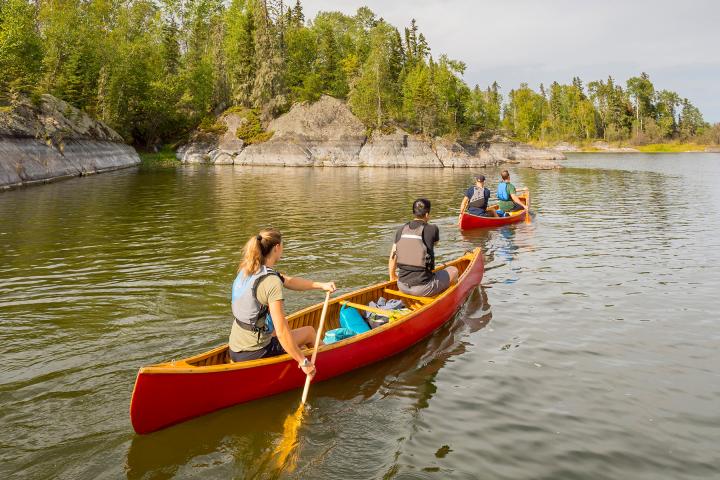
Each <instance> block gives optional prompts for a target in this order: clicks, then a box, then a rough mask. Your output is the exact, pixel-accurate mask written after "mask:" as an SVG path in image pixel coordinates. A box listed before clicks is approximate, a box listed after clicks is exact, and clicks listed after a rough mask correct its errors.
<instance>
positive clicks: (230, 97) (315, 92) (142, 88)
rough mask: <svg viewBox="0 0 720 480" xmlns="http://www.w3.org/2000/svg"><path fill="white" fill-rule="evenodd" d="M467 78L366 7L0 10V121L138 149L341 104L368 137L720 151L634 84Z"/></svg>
mask: <svg viewBox="0 0 720 480" xmlns="http://www.w3.org/2000/svg"><path fill="white" fill-rule="evenodd" d="M465 68H466V65H465V63H463V62H462V61H460V60H455V59H451V58H449V57H448V56H446V55H444V54H442V53H438V52H434V51H433V50H432V49H431V47H430V45H429V44H428V42H427V40H426V38H425V36H424V35H423V33H422V32H421V31H420V28H419V26H418V25H417V24H416V22H415V21H414V20H413V21H412V22H410V24H409V25H407V26H405V27H402V28H398V27H396V26H393V25H390V24H389V23H388V22H386V21H385V20H383V18H381V17H378V16H377V15H376V14H375V13H373V12H372V11H371V10H370V9H368V8H367V7H362V8H359V9H358V10H357V11H356V13H355V14H354V15H346V14H343V13H340V12H321V13H319V14H318V15H317V16H316V17H315V18H313V19H307V18H305V15H304V13H303V7H302V5H301V3H300V1H299V0H297V1H296V2H295V3H294V4H292V3H285V2H284V1H283V0H232V1H229V2H228V1H222V0H132V1H131V0H32V1H29V0H0V108H5V109H8V108H12V105H13V103H14V102H17V101H19V99H21V98H27V97H29V98H31V99H35V101H37V99H39V96H40V95H41V94H44V93H51V94H52V95H55V96H56V97H58V98H61V99H63V100H65V101H66V102H69V103H70V104H72V105H74V106H76V107H77V108H80V109H82V110H84V111H86V112H88V113H89V114H90V115H92V116H93V117H95V118H98V119H100V120H102V121H104V122H105V123H107V124H108V125H110V126H111V127H112V128H114V129H115V130H116V131H118V133H120V134H121V135H122V136H123V137H124V138H125V139H126V140H127V141H128V142H130V143H133V144H135V145H137V146H141V147H150V146H156V145H160V144H163V143H172V142H174V141H177V140H178V139H181V138H183V137H184V136H187V134H188V132H190V131H191V130H192V129H193V128H195V127H197V126H198V125H203V124H208V122H210V124H211V123H212V122H214V118H215V116H216V115H218V114H220V113H221V112H223V111H225V110H227V109H228V108H232V107H243V108H247V109H250V111H252V112H254V114H256V115H258V116H259V117H260V118H261V119H262V120H264V121H267V120H268V119H270V118H273V117H276V116H277V115H280V114H282V113H283V112H285V111H287V110H288V109H289V108H290V107H291V106H292V104H293V103H295V102H303V101H314V100H317V99H318V98H319V97H320V96H321V95H323V94H327V95H331V96H334V97H337V98H341V99H345V100H346V101H347V102H348V105H349V106H350V108H351V109H352V111H353V112H354V113H355V114H356V115H357V116H358V117H359V118H360V119H361V120H362V121H363V122H364V123H365V125H366V126H367V128H368V130H375V129H381V130H382V129H386V128H389V127H391V126H393V125H399V126H401V127H403V128H405V129H406V130H408V131H411V132H415V133H419V134H423V135H426V136H430V137H433V136H454V137H464V136H468V135H471V134H473V133H475V132H478V131H484V132H503V133H504V134H506V135H509V136H512V137H514V138H516V139H519V140H522V141H540V142H551V141H561V140H564V141H586V140H593V139H604V140H607V141H631V142H636V143H643V142H646V143H650V142H660V141H701V142H704V143H718V142H720V126H719V125H715V126H712V127H711V126H710V125H708V124H707V123H706V122H705V121H704V119H703V116H702V114H701V112H700V111H699V109H698V108H697V107H696V106H695V105H693V104H692V103H691V102H690V101H689V100H688V99H687V98H684V97H683V96H682V95H680V94H678V93H676V92H672V91H668V90H659V89H656V87H655V86H654V85H653V83H652V81H651V80H650V77H649V76H648V75H647V74H646V73H641V74H640V75H638V76H637V77H632V78H629V79H627V81H626V82H625V83H624V84H622V83H621V82H618V81H616V80H615V79H613V78H612V77H608V78H607V79H603V80H594V81H590V82H587V83H585V82H583V81H582V80H581V79H580V78H573V79H572V81H571V83H569V84H561V83H557V82H554V83H552V84H550V85H540V86H539V88H538V89H537V90H534V89H532V88H530V87H529V86H528V85H527V84H521V85H520V87H519V88H515V89H512V90H509V91H507V93H501V88H500V85H498V84H497V83H496V82H491V81H488V84H487V85H484V86H479V85H475V86H470V85H468V84H467V83H466V82H465V81H464V80H463V74H464V72H465Z"/></svg>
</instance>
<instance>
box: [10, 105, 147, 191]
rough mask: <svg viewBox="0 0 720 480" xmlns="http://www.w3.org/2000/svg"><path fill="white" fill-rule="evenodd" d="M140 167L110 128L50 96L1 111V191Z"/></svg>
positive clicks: (136, 159)
mask: <svg viewBox="0 0 720 480" xmlns="http://www.w3.org/2000/svg"><path fill="white" fill-rule="evenodd" d="M139 163H140V157H139V156H138V154H137V152H136V151H135V149H134V148H133V147H131V146H130V145H127V144H125V143H124V141H123V139H122V137H120V135H118V134H117V133H116V132H115V131H113V130H112V129H111V128H110V127H108V126H107V125H105V124H104V123H102V122H99V121H96V120H93V119H92V118H90V117H89V116H88V115H87V114H86V113H84V112H82V111H80V110H78V109H76V108H74V107H73V106H71V105H69V104H67V103H66V102H63V101H62V100H59V99H57V98H55V97H53V96H52V95H43V96H42V97H40V99H39V101H38V103H37V104H33V103H32V102H30V100H27V99H26V100H23V101H21V102H20V103H19V104H17V105H15V106H14V107H13V108H12V109H4V110H3V111H2V112H0V190H6V189H10V188H16V187H22V186H27V185H33V184H38V183H47V182H51V181H55V180H60V179H64V178H69V177H77V176H85V175H92V174H96V173H102V172H107V171H111V170H118V169H121V168H127V167H132V166H135V165H138V164H139Z"/></svg>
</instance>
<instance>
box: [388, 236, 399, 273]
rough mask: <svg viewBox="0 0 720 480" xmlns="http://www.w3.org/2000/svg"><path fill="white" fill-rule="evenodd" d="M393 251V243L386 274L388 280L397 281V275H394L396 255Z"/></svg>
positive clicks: (394, 247)
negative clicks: (388, 277) (388, 276)
mask: <svg viewBox="0 0 720 480" xmlns="http://www.w3.org/2000/svg"><path fill="white" fill-rule="evenodd" d="M395 249H396V246H395V244H394V243H393V246H392V249H391V250H390V258H388V274H389V275H390V280H397V273H395V270H396V269H397V253H396V251H395Z"/></svg>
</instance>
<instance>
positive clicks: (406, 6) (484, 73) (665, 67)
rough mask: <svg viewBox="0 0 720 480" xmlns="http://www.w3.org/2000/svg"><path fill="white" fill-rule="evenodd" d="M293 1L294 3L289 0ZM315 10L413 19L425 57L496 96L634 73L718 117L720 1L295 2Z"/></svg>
mask: <svg viewBox="0 0 720 480" xmlns="http://www.w3.org/2000/svg"><path fill="white" fill-rule="evenodd" d="M289 3H294V2H289ZM302 5H303V8H304V11H305V17H306V18H308V19H312V18H314V17H315V15H316V14H317V12H318V11H323V10H339V11H342V12H344V13H347V14H353V13H354V12H355V11H356V10H357V8H358V7H360V6H363V5H365V6H368V7H370V9H371V10H373V11H374V12H375V14H376V15H377V16H378V17H382V18H384V19H385V20H387V21H388V22H390V23H391V24H393V25H394V26H396V27H398V28H399V29H400V31H401V32H402V29H403V28H404V27H405V26H407V25H409V24H410V20H411V19H413V18H415V19H416V20H417V23H418V26H419V27H420V31H421V32H422V33H423V34H424V35H425V37H426V38H427V40H428V43H429V44H430V47H431V49H432V52H431V53H432V54H433V56H435V57H437V56H439V55H440V54H443V53H445V54H447V55H448V56H449V57H450V58H453V59H457V60H462V61H464V62H465V63H466V64H467V70H466V72H465V77H464V79H465V81H466V82H467V83H468V84H469V85H470V86H474V85H475V84H479V85H480V86H481V87H485V86H487V85H489V84H491V83H492V82H493V81H497V82H498V83H499V84H500V86H501V87H502V93H503V94H504V95H505V96H507V93H508V92H509V91H510V90H511V89H512V88H516V87H518V86H519V85H520V83H521V82H526V83H528V84H529V85H530V87H532V88H534V89H535V90H537V89H538V88H539V85H540V83H544V84H545V85H548V84H550V83H552V82H553V81H558V82H560V83H570V82H571V81H572V78H573V77H574V76H579V77H580V78H581V79H582V80H583V81H584V83H585V84H586V85H587V83H588V82H590V81H592V80H600V79H603V80H604V79H607V77H608V75H611V76H612V77H613V78H614V79H615V80H616V81H619V82H620V83H621V84H623V85H624V83H625V80H627V79H628V78H629V77H632V76H637V75H639V74H640V72H647V73H648V74H649V75H650V79H651V80H652V82H653V84H654V85H655V88H656V89H657V90H673V91H675V92H677V93H678V94H679V95H680V96H681V97H684V98H688V99H689V100H690V101H691V102H693V104H695V105H696V106H697V107H698V108H700V111H701V112H702V113H703V115H704V117H705V120H706V121H709V122H711V123H715V122H720V0H680V1H678V0H672V1H671V0H624V1H620V0H442V1H441V0H435V1H433V0H303V2H302Z"/></svg>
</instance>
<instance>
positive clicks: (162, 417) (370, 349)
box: [130, 248, 484, 434]
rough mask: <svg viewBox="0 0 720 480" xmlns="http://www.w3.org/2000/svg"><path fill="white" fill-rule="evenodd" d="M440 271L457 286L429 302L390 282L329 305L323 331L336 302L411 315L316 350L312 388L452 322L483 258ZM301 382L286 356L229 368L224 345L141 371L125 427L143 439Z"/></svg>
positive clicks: (295, 321) (299, 317)
mask: <svg viewBox="0 0 720 480" xmlns="http://www.w3.org/2000/svg"><path fill="white" fill-rule="evenodd" d="M446 265H454V266H456V267H457V268H458V269H459V271H460V278H459V280H458V283H457V284H455V285H453V286H452V287H450V288H449V289H448V290H446V291H445V292H443V293H441V294H440V295H438V296H437V297H434V298H427V297H413V296H408V295H405V294H403V293H400V292H398V291H397V290H396V289H397V285H396V283H395V282H383V283H379V284H377V285H373V286H370V287H367V288H364V289H362V290H357V291H355V292H351V293H347V294H345V295H342V296H340V297H337V298H335V299H332V300H331V301H330V304H329V305H328V312H327V317H326V321H325V327H326V329H327V330H330V329H333V328H337V327H338V326H339V311H340V306H341V302H350V303H351V304H353V305H355V304H357V306H358V307H360V306H362V305H367V304H368V303H369V302H370V301H371V300H376V299H378V298H379V297H381V296H383V297H385V298H388V299H390V298H399V299H402V300H403V301H404V302H405V304H406V305H407V306H408V307H409V308H410V309H411V310H412V312H411V313H409V314H407V315H405V316H403V317H400V318H398V319H396V320H394V321H392V322H391V323H387V324H385V325H383V326H381V327H379V328H375V329H373V330H370V331H369V332H366V333H363V334H361V335H356V336H354V337H351V338H348V339H345V340H342V341H339V342H337V343H333V344H330V345H323V346H321V347H320V349H319V350H318V356H317V361H316V365H317V369H318V370H317V371H318V373H317V375H316V377H315V379H314V381H322V380H327V379H328V378H332V377H335V376H337V375H341V374H343V373H346V372H348V371H350V370H354V369H356V368H360V367H363V366H365V365H369V364H371V363H373V362H377V361H379V360H382V359H384V358H387V357H390V356H391V355H395V354H397V353H399V352H401V351H403V350H405V349H407V348H408V347H410V346H411V345H413V344H415V343H417V342H418V341H420V340H422V339H423V338H425V337H427V336H428V335H430V334H431V333H432V332H433V331H434V330H436V329H437V328H439V327H440V326H441V325H442V324H444V323H445V322H447V321H448V320H449V319H450V318H452V316H453V314H454V313H455V312H457V310H458V309H459V308H460V306H461V305H462V304H463V302H464V301H465V299H466V298H467V297H468V295H469V294H470V292H471V291H472V290H473V289H474V288H475V287H476V286H477V285H478V284H479V283H480V281H481V280H482V276H483V271H484V267H483V258H482V253H481V251H480V249H479V248H477V249H475V250H474V251H473V252H470V253H467V254H465V255H464V256H462V257H460V258H458V259H457V260H454V261H452V262H449V263H447V264H446ZM443 268H444V266H443ZM321 310H322V304H321V303H320V304H317V305H314V306H311V307H308V308H305V309H303V310H300V311H299V312H296V313H294V314H292V315H290V316H288V322H289V324H290V326H291V328H297V327H301V326H303V325H313V326H315V327H316V328H317V325H318V323H319V320H320V312H321ZM309 353H310V351H307V354H308V356H309ZM304 382H305V376H304V374H303V372H302V370H300V369H299V368H298V366H297V363H296V362H295V361H294V360H293V359H292V358H291V357H290V356H289V355H280V356H278V357H272V358H267V359H260V360H251V361H247V362H239V363H230V362H229V358H228V346H227V345H223V346H220V347H217V348H215V349H213V350H210V351H209V352H205V353H202V354H200V355H196V356H194V357H189V358H186V359H183V360H178V361H172V362H167V363H160V364H157V365H150V366H147V367H142V368H141V369H140V371H139V372H138V376H137V380H136V381H135V389H134V390H133V394H132V400H131V402H130V420H131V421H132V425H133V428H134V429H135V431H136V432H137V433H140V434H144V433H149V432H153V431H155V430H159V429H161V428H164V427H167V426H169V425H172V424H174V423H178V422H182V421H184V420H188V419H190V418H194V417H197V416H200V415H204V414H206V413H209V412H213V411H215V410H219V409H221V408H225V407H229V406H231V405H236V404H238V403H243V402H248V401H251V400H255V399H258V398H262V397H267V396H269V395H275V394H277V393H280V392H284V391H286V390H291V389H294V388H301V387H302V386H303V384H304Z"/></svg>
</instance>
